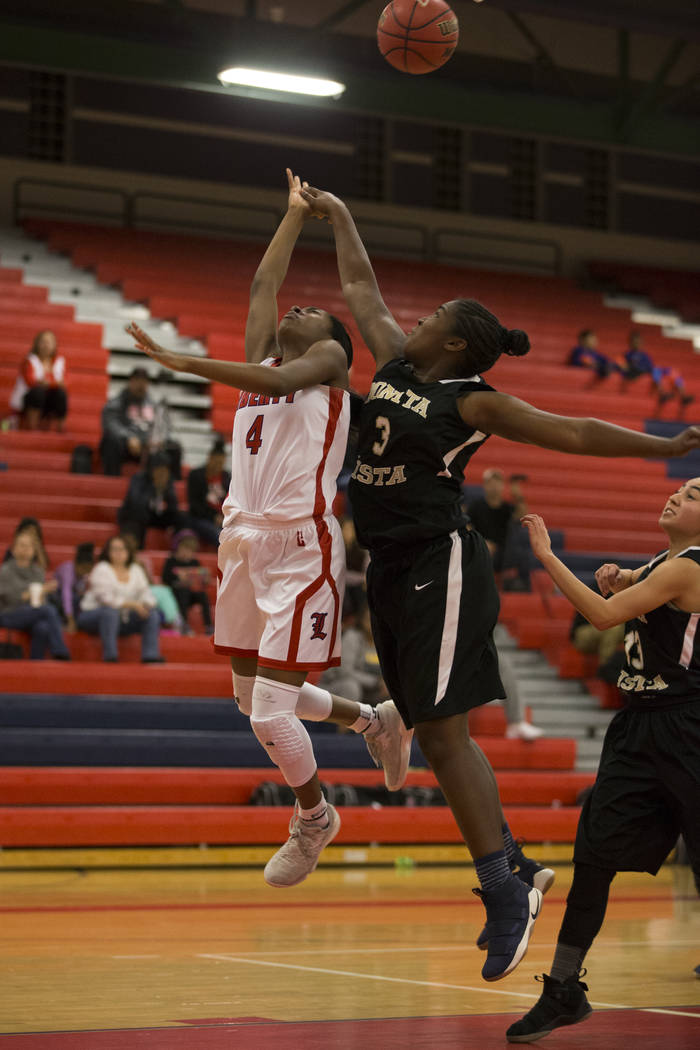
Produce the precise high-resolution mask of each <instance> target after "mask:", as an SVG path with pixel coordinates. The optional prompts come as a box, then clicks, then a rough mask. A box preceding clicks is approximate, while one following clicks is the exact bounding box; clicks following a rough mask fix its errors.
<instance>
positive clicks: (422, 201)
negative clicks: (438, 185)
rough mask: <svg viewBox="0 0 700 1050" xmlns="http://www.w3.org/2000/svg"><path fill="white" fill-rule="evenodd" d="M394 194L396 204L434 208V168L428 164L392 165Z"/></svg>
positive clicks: (392, 196)
mask: <svg viewBox="0 0 700 1050" xmlns="http://www.w3.org/2000/svg"><path fill="white" fill-rule="evenodd" d="M392 179H393V185H392V193H391V198H392V201H393V202H394V203H395V204H403V205H407V206H408V205H413V206H415V207H419V208H432V206H433V168H432V166H428V165H427V164H404V163H401V162H394V164H393V165H392Z"/></svg>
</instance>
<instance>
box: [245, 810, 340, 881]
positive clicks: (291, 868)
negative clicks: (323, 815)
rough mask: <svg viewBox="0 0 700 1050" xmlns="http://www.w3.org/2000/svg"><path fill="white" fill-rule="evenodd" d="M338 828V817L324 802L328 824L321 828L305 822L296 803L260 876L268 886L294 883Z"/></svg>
mask: <svg viewBox="0 0 700 1050" xmlns="http://www.w3.org/2000/svg"><path fill="white" fill-rule="evenodd" d="M339 831H340V817H339V816H338V813H337V811H336V810H335V809H334V807H333V806H331V804H330V803H328V824H327V825H326V827H325V828H317V827H314V825H313V824H307V823H306V822H305V821H303V820H302V819H301V817H300V815H299V803H298V802H297V804H296V805H295V807H294V813H293V814H292V819H291V820H290V821H289V838H288V839H287V841H286V842H285V844H284V846H280V848H279V849H278V850H277V852H276V853H275V855H274V856H273V857H270V859H269V860H268V862H267V864H266V865H265V870H264V872H263V876H264V878H265V882H267V883H268V884H269V885H270V886H280V887H281V886H296V885H297V883H299V882H303V881H304V879H305V878H306V876H307V875H310V874H311V872H312V871H314V869H315V868H316V865H317V864H318V858H319V857H320V855H321V850H323V849H324V847H325V846H327V845H328V843H329V842H332V841H333V839H334V838H335V836H336V835H337V834H338V832H339Z"/></svg>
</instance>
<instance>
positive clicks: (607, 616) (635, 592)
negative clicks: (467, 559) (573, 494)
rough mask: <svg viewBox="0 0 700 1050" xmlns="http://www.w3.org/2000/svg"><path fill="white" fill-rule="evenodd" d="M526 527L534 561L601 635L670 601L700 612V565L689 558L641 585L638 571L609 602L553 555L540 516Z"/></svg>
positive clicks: (534, 516)
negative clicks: (539, 563) (537, 560)
mask: <svg viewBox="0 0 700 1050" xmlns="http://www.w3.org/2000/svg"><path fill="white" fill-rule="evenodd" d="M523 525H525V526H526V528H527V529H528V532H529V534H530V544H531V546H532V550H533V553H534V554H535V557H536V558H538V559H539V560H540V562H541V563H542V566H543V568H545V569H546V570H547V572H548V573H549V575H550V576H551V578H552V580H553V581H554V583H555V584H556V585H557V587H558V588H559V590H560V591H561V592H562V594H564V595H565V596H566V597H567V598H568V599H569V601H570V602H571V604H572V605H573V606H575V608H576V609H578V611H579V612H580V613H581V615H582V616H585V617H586V619H587V620H588V621H589V623H592V624H593V626H594V627H597V628H598V630H599V631H605V630H607V628H608V627H614V626H615V625H616V624H619V623H625V622H626V621H627V620H632V619H634V617H636V616H641V615H644V614H645V613H648V612H650V611H651V610H652V609H658V607H659V606H660V605H663V604H664V603H665V602H669V601H673V602H675V603H676V604H677V605H679V606H680V607H681V608H686V609H697V608H700V565H697V564H696V563H695V562H693V561H689V560H688V559H687V558H671V559H670V560H669V561H666V562H664V563H663V564H662V565H659V566H657V568H655V569H654V571H653V573H650V575H649V576H647V577H646V579H644V580H641V581H640V582H632V581H633V580H637V578H638V576H639V572H640V571H641V570H635V571H634V573H633V574H632V576H631V577H630V582H629V583H628V585H627V586H626V587H624V589H623V590H621V591H619V592H618V593H617V594H613V595H611V597H609V598H607V599H606V598H603V597H602V595H600V594H596V593H595V591H592V590H591V588H590V587H587V586H586V584H585V583H582V582H581V580H579V579H578V578H577V577H576V576H574V574H573V572H571V570H570V569H567V567H566V565H564V563H563V562H562V561H560V560H559V558H557V556H556V554H554V553H553V552H552V545H551V542H550V539H549V533H548V532H547V528H546V526H545V523H544V521H543V520H542V518H540V517H539V516H538V515H537V514H526V515H525V517H524V518H523Z"/></svg>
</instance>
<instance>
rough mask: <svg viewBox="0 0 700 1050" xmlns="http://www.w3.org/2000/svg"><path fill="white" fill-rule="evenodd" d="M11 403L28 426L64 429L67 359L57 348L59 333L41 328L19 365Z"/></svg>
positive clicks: (25, 426)
mask: <svg viewBox="0 0 700 1050" xmlns="http://www.w3.org/2000/svg"><path fill="white" fill-rule="evenodd" d="M10 407H11V408H13V409H14V410H15V412H18V413H19V416H20V422H21V426H22V427H23V428H24V429H25V430H38V429H39V428H41V429H42V430H48V429H50V427H51V424H52V423H53V424H54V425H55V428H56V430H63V427H64V424H65V420H66V416H67V414H68V394H67V393H66V359H65V357H64V356H63V354H59V352H58V343H57V341H56V336H55V335H54V333H53V332H51V331H49V330H48V329H47V330H46V331H43V332H39V333H38V334H37V335H36V336H35V338H34V342H33V343H32V346H31V350H30V351H29V353H28V354H27V356H26V357H25V359H24V361H23V362H22V364H21V366H20V371H19V375H18V376H17V381H16V382H15V386H14V390H13V391H12V394H11V395H10Z"/></svg>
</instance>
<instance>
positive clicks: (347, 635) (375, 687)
mask: <svg viewBox="0 0 700 1050" xmlns="http://www.w3.org/2000/svg"><path fill="white" fill-rule="evenodd" d="M319 685H320V686H322V687H323V688H324V689H328V690H329V691H330V692H331V693H335V694H336V695H338V696H344V697H347V698H348V700H355V701H357V702H358V703H366V704H372V705H373V706H374V705H376V704H378V703H380V702H381V701H382V700H387V699H388V694H387V691H386V686H385V685H384V679H383V678H382V672H381V670H380V667H379V657H378V656H377V650H376V649H375V647H374V639H373V638H372V626H371V624H370V616H369V609H368V607H367V603H366V602H365V605H364V608H363V609H362V610H361V611H360V612H358V613H357V614H356V615H354V614H351V615H350V616H349V617H347V619H346V621H345V625H344V629H343V634H342V649H341V658H340V667H330V668H329V669H328V670H327V671H324V672H323V674H322V675H321V680H320V682H319Z"/></svg>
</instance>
